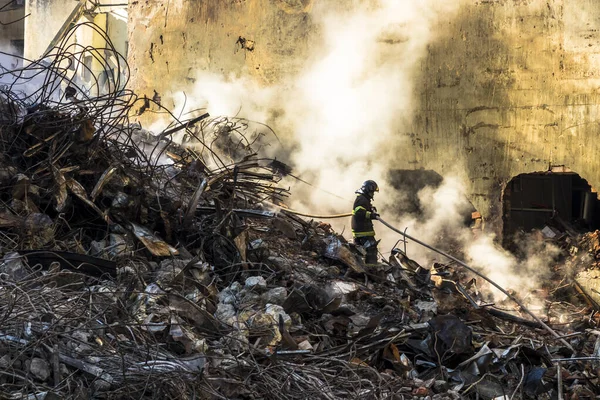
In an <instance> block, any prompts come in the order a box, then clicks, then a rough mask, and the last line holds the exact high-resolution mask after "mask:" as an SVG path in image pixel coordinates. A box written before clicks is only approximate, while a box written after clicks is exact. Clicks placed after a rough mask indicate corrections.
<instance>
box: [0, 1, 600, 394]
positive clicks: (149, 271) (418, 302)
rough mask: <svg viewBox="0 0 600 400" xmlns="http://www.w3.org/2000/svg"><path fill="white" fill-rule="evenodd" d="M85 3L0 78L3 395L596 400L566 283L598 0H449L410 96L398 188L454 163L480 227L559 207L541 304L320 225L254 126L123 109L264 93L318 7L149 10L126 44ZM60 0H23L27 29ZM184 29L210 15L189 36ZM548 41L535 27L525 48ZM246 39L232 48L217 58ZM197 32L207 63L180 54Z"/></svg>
mask: <svg viewBox="0 0 600 400" xmlns="http://www.w3.org/2000/svg"><path fill="white" fill-rule="evenodd" d="M83 3H84V2H79V3H77V4H75V5H73V4H71V6H73V7H62V8H60V9H59V8H56V9H54V11H56V12H61V13H64V14H67V16H66V17H67V18H65V19H64V22H63V23H62V24H61V25H60V27H58V26H56V25H51V24H47V25H44V24H40V25H39V30H40V31H43V30H44V29H48V30H56V29H58V30H57V32H59V31H60V30H63V29H64V35H58V36H57V35H56V34H48V35H38V36H40V38H45V39H44V40H47V39H49V38H50V39H49V42H48V43H47V45H44V44H41V45H40V46H38V49H46V50H47V51H46V50H44V51H42V52H41V53H40V54H39V55H38V56H35V57H34V56H32V59H27V57H26V59H22V61H23V62H22V63H21V64H19V65H17V66H16V68H15V67H14V66H13V65H10V66H8V67H7V66H4V65H3V66H2V70H1V73H0V82H2V83H3V84H2V87H1V91H0V110H1V114H0V115H1V117H0V143H1V145H2V146H3V149H4V150H3V155H4V156H3V157H2V159H1V163H0V165H1V168H0V171H2V174H0V181H1V182H2V187H1V189H0V200H1V201H2V205H1V209H0V233H1V235H0V242H1V248H2V261H1V263H0V279H1V282H2V285H1V291H0V310H2V313H1V315H2V316H3V324H2V329H1V330H0V354H1V356H0V366H1V368H2V375H1V376H0V382H2V391H3V393H2V395H3V396H4V397H6V398H15V399H19V398H44V399H52V398H90V397H93V398H206V399H213V398H214V399H218V398H239V399H251V398H281V399H288V398H298V399H301V398H306V397H316V398H324V399H337V398H374V399H375V398H376V399H384V398H403V399H404V398H415V397H416V398H427V397H430V398H434V399H440V400H441V399H458V398H485V399H498V398H499V399H512V398H536V397H541V398H559V399H563V398H565V397H568V398H572V399H575V398H592V397H594V396H596V395H597V394H598V384H599V383H598V377H597V373H596V371H595V368H596V363H597V361H598V360H599V359H600V353H599V348H600V339H599V338H598V332H597V330H596V329H595V328H596V327H597V324H598V314H597V311H598V308H599V307H598V302H597V300H596V299H595V297H594V295H593V294H594V293H595V290H597V288H595V287H591V288H590V287H588V288H583V287H582V284H580V283H579V282H578V281H577V280H574V279H573V272H574V271H575V272H576V271H580V270H584V272H586V273H590V274H592V275H594V274H595V271H596V270H597V263H596V261H595V260H596V259H597V258H598V257H599V255H598V253H599V251H600V244H599V239H598V238H599V236H598V232H594V233H588V234H585V235H581V234H580V233H579V232H577V230H576V228H577V226H575V225H574V223H575V222H577V223H579V224H581V225H582V226H583V227H584V228H585V229H593V228H594V227H595V226H596V224H597V221H596V219H595V216H597V215H598V213H596V204H595V202H596V201H597V198H596V195H595V190H594V189H593V188H592V186H594V185H595V180H594V179H595V178H594V171H595V169H594V166H593V163H591V162H590V161H591V160H592V151H593V148H594V146H595V145H594V143H593V141H589V143H588V142H584V141H585V139H586V138H587V137H588V136H591V135H592V133H591V132H590V130H591V129H592V127H593V123H592V122H591V118H592V116H593V110H594V107H595V104H594V101H593V94H589V93H587V92H586V91H587V90H591V89H589V87H588V86H586V84H589V82H591V80H590V78H589V75H586V76H585V78H582V80H581V81H577V79H576V77H577V73H579V72H581V70H577V71H579V72H577V71H574V70H575V69H577V68H576V66H582V65H584V64H585V65H586V68H588V69H586V71H588V72H589V71H590V69H589V68H592V67H593V62H592V61H591V60H593V54H594V48H593V45H592V44H591V42H588V40H589V39H590V32H593V31H594V30H593V28H591V27H589V26H588V25H585V24H581V21H582V19H581V18H585V17H586V16H589V14H587V13H585V12H581V11H582V10H583V11H585V10H586V7H587V8H591V9H593V8H594V7H595V6H592V5H590V4H589V3H585V4H584V3H583V2H581V4H577V3H578V2H574V3H575V4H577V5H578V6H579V7H580V8H579V10H578V11H579V12H578V13H577V15H574V14H575V11H577V10H576V8H575V7H574V6H573V7H572V6H571V5H570V4H569V5H567V4H563V3H560V4H559V3H558V2H554V3H544V4H543V5H542V4H541V3H539V4H538V2H536V1H531V2H481V3H476V4H465V5H461V6H460V7H459V8H458V11H457V12H456V13H453V14H452V15H445V16H439V18H440V19H439V21H437V24H438V25H439V26H440V30H442V31H444V34H442V35H440V36H439V38H438V40H440V43H436V42H435V41H434V42H433V43H430V44H429V46H428V48H427V54H426V57H425V59H424V61H423V62H422V63H421V64H420V66H421V68H420V73H419V74H418V75H417V77H418V79H420V81H418V82H419V83H421V84H422V85H415V86H414V88H415V89H414V90H415V93H414V97H415V98H416V99H418V100H419V104H421V107H418V108H417V109H416V111H415V113H414V118H413V119H412V121H411V125H410V127H411V129H409V130H407V131H399V132H398V135H399V137H409V138H410V143H412V146H409V147H406V148H404V149H402V150H401V151H402V153H400V154H399V155H400V156H399V157H398V158H397V160H398V165H395V166H390V168H392V169H400V170H402V171H401V172H400V173H399V174H398V175H397V177H398V180H399V182H401V183H402V182H412V181H414V180H415V179H414V176H415V175H413V174H418V175H419V176H421V177H423V180H425V179H427V180H429V181H431V182H432V184H436V182H438V180H439V178H438V177H439V174H437V173H436V172H435V171H436V170H438V171H443V170H444V169H446V168H447V167H448V165H449V164H451V163H454V164H455V163H458V164H464V167H465V171H467V174H468V176H469V177H470V180H469V181H470V185H471V186H470V189H469V192H468V193H467V197H468V198H469V199H470V200H471V202H472V203H473V205H474V206H475V208H476V209H477V210H478V211H479V212H480V213H481V215H482V216H483V218H484V220H485V221H486V223H487V227H488V229H491V230H503V231H504V233H506V234H510V233H512V232H514V231H517V230H519V229H527V230H529V229H531V228H542V227H544V226H545V224H547V223H548V218H546V217H545V216H547V215H551V216H554V217H556V216H559V217H560V218H561V220H562V221H563V225H562V227H563V228H564V229H563V230H562V231H560V230H556V229H550V228H548V229H547V230H546V228H544V229H545V231H543V235H541V236H539V243H540V246H542V247H543V246H544V245H545V243H547V242H552V243H553V245H554V246H555V247H556V248H557V249H559V250H560V262H558V261H557V263H556V265H548V266H547V269H548V270H549V271H551V272H552V274H551V276H549V278H548V281H547V282H545V283H544V284H543V285H542V286H541V287H540V288H539V290H540V291H545V292H546V293H545V294H544V295H543V296H540V298H541V299H542V301H541V303H542V305H541V306H539V307H538V308H536V309H535V313H533V312H531V310H530V309H529V303H527V306H526V304H525V302H523V299H522V297H524V296H525V294H524V293H511V292H510V291H508V290H503V293H504V295H505V297H504V298H501V299H498V298H492V297H490V296H489V290H490V287H488V286H486V285H488V284H490V285H492V286H494V285H495V283H494V282H493V281H492V282H490V281H489V280H488V279H486V278H485V276H482V275H481V274H480V273H478V272H477V271H474V270H471V269H469V268H468V266H467V265H466V264H464V263H462V262H461V261H460V260H458V259H454V258H453V257H451V258H443V257H442V258H440V259H439V260H437V261H436V262H435V263H433V264H432V265H419V263H418V262H416V261H415V260H413V259H411V258H410V257H408V255H407V252H406V247H404V248H402V247H403V246H402V244H401V242H399V243H397V245H398V246H397V247H395V248H394V249H392V252H391V254H390V255H389V257H386V259H385V260H383V262H382V263H380V264H379V265H377V266H366V265H364V263H362V262H361V257H360V254H361V253H360V251H361V249H360V248H357V247H356V246H352V245H351V244H349V243H347V242H346V240H345V239H344V238H343V237H342V236H341V235H339V234H337V233H336V232H335V231H334V230H333V229H332V228H331V226H330V225H327V224H325V223H322V222H318V221H315V220H314V219H313V220H311V219H305V218H301V217H300V216H299V215H298V214H297V213H294V212H293V211H292V210H289V209H286V206H285V200H286V197H287V195H288V194H289V192H288V190H286V189H285V188H282V187H280V186H279V185H278V182H279V179H281V175H280V172H281V170H280V168H279V167H281V166H282V165H283V167H285V165H284V164H282V163H281V162H279V163H278V162H277V160H274V159H271V158H263V157H261V156H259V155H258V154H257V151H256V149H255V148H253V145H254V144H255V143H256V136H257V133H256V132H252V131H251V130H248V125H247V124H246V122H247V121H245V120H243V119H240V118H227V117H213V116H209V115H208V114H207V113H200V114H199V115H198V116H194V117H190V118H182V117H179V119H178V118H177V117H176V116H172V121H171V124H170V125H169V126H168V127H167V128H165V129H164V130H163V131H162V132H154V134H152V133H151V132H148V131H146V130H144V129H142V128H141V126H140V125H139V124H134V123H132V122H134V120H137V121H141V122H143V123H144V124H146V122H147V121H145V118H147V117H149V116H150V117H151V116H152V114H151V113H146V112H145V111H146V110H152V109H167V110H168V108H167V107H168V106H169V105H170V102H171V101H172V99H171V98H170V93H171V91H172V90H175V89H174V88H176V86H177V83H176V82H183V84H184V85H185V82H190V81H191V80H193V79H194V76H193V75H192V74H191V72H190V71H192V70H193V69H194V68H208V69H212V70H214V71H216V72H219V71H225V70H233V71H236V72H238V73H239V74H242V75H243V74H256V75H255V76H254V78H255V79H257V80H259V79H264V81H263V82H264V84H265V85H268V84H270V83H272V82H276V81H277V79H280V78H278V77H279V76H280V75H282V74H283V73H284V72H283V70H284V69H286V68H289V69H292V70H293V69H294V68H299V67H300V63H298V64H294V61H295V60H296V61H297V60H298V59H301V58H302V57H303V54H305V53H303V52H304V51H307V49H308V47H309V45H310V44H311V43H313V41H314V37H313V36H312V35H318V34H319V31H318V29H313V28H315V26H313V25H311V22H310V20H311V18H312V17H313V16H314V14H313V13H317V12H318V11H319V7H318V6H319V4H318V3H317V2H316V1H314V2H313V1H298V2H289V1H276V2H264V3H262V2H231V3H230V2H227V3H223V2H214V3H202V4H200V5H198V4H196V3H192V2H182V3H171V2H168V3H167V4H163V3H161V4H158V3H152V2H147V3H144V4H140V3H138V2H134V3H132V4H130V5H129V6H128V12H129V16H130V18H131V21H133V22H134V25H133V27H132V24H131V23H130V25H129V28H128V29H129V39H130V40H129V43H128V44H127V50H126V51H125V52H124V53H123V51H122V48H120V47H118V46H121V44H119V45H117V44H116V42H115V41H113V40H112V38H111V36H110V33H111V29H108V31H107V30H105V29H106V27H110V26H111V25H110V24H109V22H108V21H109V19H110V18H109V16H107V15H104V16H102V15H100V14H102V13H96V15H93V18H92V20H93V22H95V23H94V24H92V23H90V21H88V22H85V23H82V24H81V23H80V24H78V22H81V18H82V16H81V15H80V14H79V12H82V13H83V15H84V17H85V16H86V15H87V17H85V18H89V17H90V13H92V14H93V13H95V11H94V10H97V8H95V9H94V8H92V10H90V9H86V8H85V7H81V8H77V7H78V6H82V5H83ZM101 5H102V4H101V3H96V4H93V6H95V7H99V6H101ZM46 6H48V7H52V6H53V4H52V2H33V1H32V2H27V6H26V9H25V13H30V14H26V15H27V17H26V18H25V21H27V22H26V25H25V31H26V32H27V29H28V28H27V27H28V26H29V27H31V26H34V25H32V22H34V21H36V18H38V19H39V18H41V17H40V16H41V15H42V14H41V13H39V12H38V13H36V12H35V10H36V9H38V10H39V9H41V8H43V7H46ZM110 7H122V6H118V5H110ZM100 8H102V7H100ZM86 10H87V11H86ZM0 16H2V13H0ZM525 16H526V17H527V18H525ZM113 17H114V16H113ZM575 17H577V19H576V20H577V21H578V23H577V24H574V23H573V21H572V20H573V19H575ZM161 18H162V19H161ZM224 19H230V20H231V21H232V23H231V24H224V23H222V22H220V21H222V20H224ZM275 20H276V21H277V23H275ZM157 21H160V23H159V22H157ZM539 21H543V22H544V23H541V22H539ZM555 21H558V22H555ZM54 22H56V21H54ZM592 22H593V21H591V22H590V24H592ZM98 23H100V25H98ZM190 23H199V24H201V26H202V29H198V31H195V30H187V29H186V30H185V32H182V30H183V29H184V27H185V26H187V24H190ZM530 24H531V25H530ZM590 26H591V25H590ZM538 27H539V29H541V30H542V32H543V35H541V36H538V35H537V33H536V32H537V31H536V29H538ZM446 30H447V32H446ZM77 32H83V33H79V34H78V33H77ZM86 32H87V33H86ZM89 32H92V34H91V35H89V34H88V33H89ZM282 32H283V33H282ZM159 33H160V34H159ZM509 33H510V35H509ZM157 35H158V36H157ZM195 35H198V37H195ZM27 37H28V36H26V37H25V42H24V50H23V51H24V53H25V54H28V51H34V50H32V49H33V47H29V48H28V45H27ZM56 38H58V40H56V43H53V41H54V40H55V39H56ZM90 38H91V39H90ZM275 38H281V39H282V40H280V41H275V42H273V41H271V40H274V39H275ZM298 38H301V39H298ZM457 38H460V39H461V40H457ZM501 38H503V39H505V40H507V41H509V39H507V38H510V45H508V44H506V43H502V40H501ZM209 39H214V40H212V41H211V43H210V44H208V45H206V46H204V45H202V43H204V42H202V41H209ZM292 39H294V40H292ZM396 39H398V40H396ZM533 39H536V40H538V41H539V40H541V41H542V42H543V43H542V44H539V43H538V44H536V45H535V46H531V45H527V46H525V45H523V46H520V45H519V43H520V41H523V42H528V41H531V40H533ZM88 40H91V41H92V43H89V42H88ZM201 40H202V41H201ZM232 40H233V43H232V45H233V47H234V49H236V50H238V51H232V52H229V51H228V50H224V49H227V47H226V46H224V44H226V43H229V44H231V43H230V42H231V41H232ZM304 40H305V41H306V42H304ZM383 41H384V42H385V45H389V46H399V45H401V43H402V42H403V41H402V40H400V39H399V38H394V37H392V38H383ZM93 43H99V44H100V45H99V46H94V45H93ZM190 43H193V44H192V45H190ZM263 43H269V44H270V45H269V46H264V47H263ZM515 43H516V44H515ZM565 43H566V44H568V45H569V46H572V47H569V46H567V45H566V44H565ZM38 44H39V43H38ZM292 44H293V45H294V46H292ZM188 45H190V46H192V47H191V48H189V47H188ZM588 45H589V46H588ZM46 46H49V47H46ZM553 46H556V48H555V47H553ZM28 49H29V50H28ZM182 49H183V51H185V52H191V53H190V54H195V53H196V52H197V53H198V54H205V56H199V57H193V56H192V57H188V58H186V60H189V66H187V65H186V67H185V68H180V66H179V65H175V66H174V65H173V64H174V62H173V61H171V60H180V59H181V56H180V54H178V53H177V52H179V51H182ZM540 49H543V51H542V50H540ZM482 50H485V51H482ZM220 52H222V53H220ZM473 52H476V53H477V54H478V55H480V57H472V56H470V55H472V54H473ZM29 54H33V53H29ZM290 54H293V57H290ZM583 55H586V56H585V57H584V56H583ZM40 56H42V57H43V59H42V60H37V61H36V60H35V58H36V57H40ZM125 57H127V59H128V60H129V62H130V64H129V66H128V65H127V62H125ZM542 57H548V60H544V59H543V58H542ZM90 58H91V61H90ZM115 60H116V62H115ZM540 60H542V61H543V63H542V64H543V65H541V64H538V63H539V62H541V61H540ZM554 62H556V63H557V65H555V64H554ZM196 63H199V64H196ZM488 63H489V64H488ZM176 64H177V63H176ZM115 65H117V66H121V68H115ZM490 65H491V66H490ZM553 67H556V69H553ZM549 70H552V71H551V72H548V71H549ZM586 73H587V72H586ZM86 74H87V75H86ZM548 74H549V75H548ZM555 74H556V76H555ZM84 75H85V76H84ZM130 76H131V84H128V82H127V79H128V78H129V77H130ZM165 76H168V77H170V79H162V78H164V77H165ZM549 76H552V77H553V78H552V79H551V78H550V77H549ZM34 77H41V78H43V79H41V81H40V80H36V79H33V78H34ZM82 77H83V78H85V79H82ZM7 79H11V80H9V81H8V83H7ZM543 79H547V80H548V81H550V82H552V83H553V85H552V88H553V90H552V91H549V90H548V89H547V85H548V82H547V81H544V80H543ZM170 80H172V82H169V81H170ZM573 81H577V82H573ZM40 82H41V84H40ZM582 82H585V83H586V84H583V83H582ZM90 83H91V84H90ZM432 83H434V84H432ZM29 85H33V86H29ZM35 85H40V86H35ZM526 85H529V86H527V87H525V86H526ZM31 87H34V88H36V87H37V88H38V89H37V90H34V91H31ZM132 88H133V90H132ZM592 92H593V91H592ZM586 93H587V94H586ZM584 94H585V96H588V97H586V98H587V100H585V101H583V100H582V97H581V96H584ZM138 96H139V97H138ZM571 130H573V131H572V132H571ZM175 134H182V137H179V138H178V139H177V140H174V135H175ZM540 137H543V139H542V140H540ZM490 143H492V145H490ZM540 143H543V145H540ZM584 143H585V146H584V145H583V144H584ZM561 145H564V146H561ZM574 148H576V149H577V150H576V151H575V150H573V149H574ZM586 160H587V161H586ZM574 171H576V172H577V173H579V174H581V175H580V176H578V174H577V173H575V172H574ZM425 177H427V178H425ZM403 179H405V181H403ZM438 183H439V182H438ZM419 185H420V184H419V183H416V184H415V190H417V188H419V187H420V186H419ZM273 210H275V211H273ZM502 219H504V221H502ZM382 222H384V221H382ZM502 222H503V223H502ZM406 237H407V238H409V240H410V237H409V236H406ZM413 240H414V239H413ZM542 247H540V248H542ZM457 251H458V250H457ZM442 254H443V252H442ZM463 264H464V265H463ZM465 268H466V269H465ZM496 286H497V285H496ZM500 289H502V288H500ZM586 289H587V290H586ZM590 294H591V295H590ZM527 295H529V294H527ZM515 303H516V304H517V307H515Z"/></svg>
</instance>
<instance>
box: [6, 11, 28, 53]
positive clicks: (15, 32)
mask: <svg viewBox="0 0 600 400" xmlns="http://www.w3.org/2000/svg"><path fill="white" fill-rule="evenodd" d="M8 3H11V1H10V0H0V8H3V11H2V12H0V45H1V46H3V49H4V50H6V46H9V45H10V44H11V42H13V41H15V40H23V35H24V21H23V17H24V16H25V7H24V6H19V5H15V4H11V5H8ZM4 7H5V8H4ZM13 44H14V42H13Z"/></svg>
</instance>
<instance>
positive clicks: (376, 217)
mask: <svg viewBox="0 0 600 400" xmlns="http://www.w3.org/2000/svg"><path fill="white" fill-rule="evenodd" d="M371 219H379V214H377V213H376V212H372V213H371Z"/></svg>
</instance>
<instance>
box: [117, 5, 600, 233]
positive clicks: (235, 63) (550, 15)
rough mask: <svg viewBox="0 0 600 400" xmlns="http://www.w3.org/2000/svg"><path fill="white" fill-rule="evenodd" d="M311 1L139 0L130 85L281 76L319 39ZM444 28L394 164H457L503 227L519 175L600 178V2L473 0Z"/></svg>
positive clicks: (442, 167)
mask: <svg viewBox="0 0 600 400" xmlns="http://www.w3.org/2000/svg"><path fill="white" fill-rule="evenodd" d="M318 1H319V0H314V2H315V3H317V2H318ZM312 6H313V4H312V2H311V1H310V0H304V1H299V0H298V1H295V2H294V1H291V0H288V1H284V0H235V1H234V0H228V1H221V0H219V1H216V0H215V1H203V2H196V1H185V0H177V1H170V2H152V1H144V2H142V1H134V2H132V3H131V4H130V11H129V15H130V21H129V25H130V57H129V61H130V63H131V66H132V77H133V86H134V88H136V89H137V90H138V91H139V92H141V93H142V94H144V93H145V94H148V95H149V96H151V95H152V90H156V91H158V92H159V93H163V94H164V93H166V92H168V91H169V90H179V89H181V88H182V87H185V85H186V84H192V83H193V80H194V76H195V70H196V69H206V70H209V71H212V72H221V73H223V74H230V73H234V74H238V75H242V74H243V75H245V76H250V77H252V78H254V79H255V80H256V81H258V82H260V83H262V84H264V85H270V84H272V83H275V82H277V81H278V79H280V78H281V77H282V76H283V75H284V74H294V73H295V72H297V71H298V69H299V68H301V66H302V63H303V61H304V59H305V58H306V56H307V54H308V51H309V48H310V45H311V42H312V41H314V40H316V39H317V38H318V35H319V33H318V32H317V31H315V27H314V24H313V22H312V20H313V16H312V15H311V13H312V12H315V11H313V10H314V9H313V8H312ZM435 32H436V37H437V39H435V40H434V41H433V42H432V43H430V44H429V46H428V50H427V56H426V57H425V59H423V60H422V62H421V64H420V67H419V70H418V71H417V74H416V77H415V93H414V99H415V102H416V104H417V107H416V112H415V115H414V119H413V123H412V126H411V127H409V128H400V129H399V132H398V141H399V142H400V143H402V144H403V146H402V148H401V149H399V150H398V157H397V160H398V161H397V165H390V168H415V169H418V168H425V169H433V170H436V171H438V172H439V173H443V172H444V171H447V170H449V169H451V168H455V167H458V168H459V169H461V170H462V171H464V172H465V175H466V177H467V180H468V182H469V187H468V193H467V194H468V196H469V197H470V199H471V201H472V202H473V204H474V205H475V207H476V208H477V209H478V210H479V211H480V212H481V213H482V215H483V216H484V218H485V219H486V220H487V221H488V226H491V227H492V228H493V229H494V230H497V231H499V230H500V228H501V221H500V218H501V213H502V210H501V195H502V190H503V188H504V186H505V185H506V183H507V182H508V181H509V180H510V179H511V178H512V177H513V176H515V175H518V174H520V173H527V172H533V171H546V170H548V169H549V168H550V166H553V165H565V166H566V167H568V168H570V169H571V170H573V171H575V172H577V173H579V174H580V175H581V176H582V177H583V178H585V179H587V180H588V182H590V184H591V185H592V186H593V187H595V188H598V187H600V163H599V162H598V161H597V155H598V154H600V152H599V151H600V141H598V140H597V137H598V133H599V128H600V124H599V119H598V118H599V114H600V107H599V104H600V41H599V40H598V39H599V36H600V34H599V33H598V32H600V3H597V2H596V1H594V0H568V1H567V0H548V1H546V0H487V1H466V2H464V5H462V6H461V8H460V10H459V12H458V13H457V14H456V15H452V16H444V17H442V19H440V20H439V21H438V26H437V27H436V28H435ZM240 36H242V37H245V38H246V39H249V40H253V41H255V47H254V50H253V51H243V50H241V49H240V48H239V44H238V45H236V43H235V42H236V40H237V39H238V37H240ZM167 105H168V104H167ZM406 139H408V142H409V143H411V144H412V145H411V146H405V145H406V142H407V140H406Z"/></svg>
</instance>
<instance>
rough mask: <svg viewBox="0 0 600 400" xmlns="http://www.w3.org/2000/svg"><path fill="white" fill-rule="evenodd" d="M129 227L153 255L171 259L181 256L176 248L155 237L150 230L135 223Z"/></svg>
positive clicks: (131, 223)
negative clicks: (170, 257) (171, 257)
mask: <svg viewBox="0 0 600 400" xmlns="http://www.w3.org/2000/svg"><path fill="white" fill-rule="evenodd" d="M129 227H130V229H131V232H132V233H133V234H134V235H135V237H136V238H138V239H139V241H140V242H142V244H143V245H144V246H146V248H147V249H148V250H149V251H150V253H152V254H153V255H155V256H157V257H169V256H176V255H178V254H179V251H178V250H177V249H176V248H174V247H173V246H171V245H169V244H168V243H167V242H165V241H164V240H162V239H160V238H159V237H157V236H155V235H154V234H153V233H152V232H150V230H149V229H148V228H146V227H144V226H141V225H138V224H136V223H134V222H130V223H129Z"/></svg>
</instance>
